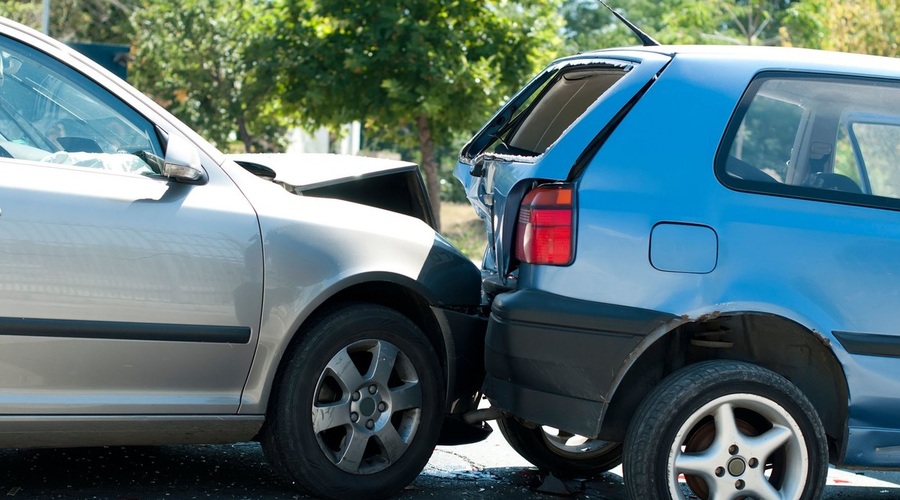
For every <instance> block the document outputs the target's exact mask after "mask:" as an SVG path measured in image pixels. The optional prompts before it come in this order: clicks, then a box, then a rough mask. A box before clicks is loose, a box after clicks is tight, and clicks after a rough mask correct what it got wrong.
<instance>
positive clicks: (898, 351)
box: [832, 331, 900, 358]
mask: <svg viewBox="0 0 900 500" xmlns="http://www.w3.org/2000/svg"><path fill="white" fill-rule="evenodd" d="M832 333H833V334H834V336H835V337H836V338H837V339H838V340H839V341H840V342H841V345H843V346H844V349H846V350H847V352H849V353H850V354H863V355H866V356H883V357H888V358H900V337H897V336H894V335H878V334H874V333H856V332H839V331H835V332H832Z"/></svg>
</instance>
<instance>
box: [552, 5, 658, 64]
mask: <svg viewBox="0 0 900 500" xmlns="http://www.w3.org/2000/svg"><path fill="white" fill-rule="evenodd" d="M607 5H609V6H610V7H613V8H614V9H615V10H616V11H617V12H619V13H620V14H622V15H624V16H625V17H626V18H627V19H628V20H629V21H631V22H632V23H634V24H635V25H637V26H638V27H639V28H640V29H641V30H643V31H644V32H646V33H647V34H648V35H650V36H651V37H654V38H656V37H657V34H658V33H659V32H660V31H661V30H662V28H663V26H662V18H663V14H664V13H665V11H666V8H667V2H665V1H661V2H660V1H655V0H619V1H615V0H610V1H608V2H607ZM562 14H563V18H564V19H565V22H566V28H565V31H564V34H565V36H566V39H567V41H568V47H569V51H570V52H584V51H588V50H595V49H603V48H608V47H623V46H630V45H635V44H639V43H640V41H639V40H638V39H637V37H636V36H635V35H634V34H633V33H632V32H631V30H629V29H628V28H627V27H626V26H625V25H624V24H623V23H622V22H621V21H619V20H618V19H616V18H615V16H613V15H612V13H611V12H610V11H609V9H607V8H606V7H603V6H602V5H600V2H598V1H597V0H567V1H566V2H565V4H564V5H563V7H562Z"/></svg>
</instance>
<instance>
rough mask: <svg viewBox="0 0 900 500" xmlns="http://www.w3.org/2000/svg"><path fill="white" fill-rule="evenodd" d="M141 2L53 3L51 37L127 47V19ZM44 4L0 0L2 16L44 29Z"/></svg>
mask: <svg viewBox="0 0 900 500" xmlns="http://www.w3.org/2000/svg"><path fill="white" fill-rule="evenodd" d="M137 2H138V0H52V1H51V2H50V26H49V31H50V35H51V36H53V37H54V38H58V39H60V40H63V41H78V42H94V43H119V44H128V43H129V42H130V41H131V37H132V35H133V32H132V30H131V23H129V22H128V17H129V16H130V15H131V12H132V11H133V10H134V8H135V5H137ZM43 10H44V9H43V0H0V13H2V15H3V16H5V17H8V18H10V19H12V20H14V21H18V22H20V23H22V24H24V25H26V26H30V27H32V28H34V29H36V30H40V29H41V24H42V15H43Z"/></svg>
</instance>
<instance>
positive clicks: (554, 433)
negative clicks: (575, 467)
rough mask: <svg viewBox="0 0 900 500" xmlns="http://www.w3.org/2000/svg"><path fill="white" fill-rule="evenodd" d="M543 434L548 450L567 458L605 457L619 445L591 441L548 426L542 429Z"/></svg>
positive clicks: (595, 440)
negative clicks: (604, 455) (611, 449)
mask: <svg viewBox="0 0 900 500" xmlns="http://www.w3.org/2000/svg"><path fill="white" fill-rule="evenodd" d="M541 433H542V434H543V436H544V441H546V442H547V444H548V447H547V448H548V449H549V450H551V451H552V452H554V453H556V454H557V455H560V456H562V457H565V458H572V459H580V460H584V459H589V458H593V457H595V456H600V455H603V454H605V453H607V452H608V451H609V449H610V448H614V447H616V446H617V445H618V443H612V442H609V441H602V440H600V439H591V438H588V437H585V436H579V435H578V434H572V433H571V432H565V431H561V430H559V429H556V428H553V427H547V426H543V427H541Z"/></svg>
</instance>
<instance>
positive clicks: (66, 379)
mask: <svg viewBox="0 0 900 500" xmlns="http://www.w3.org/2000/svg"><path fill="white" fill-rule="evenodd" d="M0 56H2V66H0V68H2V79H0V156H2V158H0V210H2V215H0V274H2V279H0V446H2V447H62V446H95V445H157V444H167V443H228V442H238V441H248V440H253V439H258V440H260V441H261V442H262V445H263V448H264V450H265V452H266V454H267V456H268V457H269V459H270V461H271V462H272V464H273V465H274V466H275V468H277V469H278V470H279V471H280V472H281V473H283V475H284V476H285V477H286V478H287V479H288V480H289V481H291V482H293V483H295V484H296V485H297V486H298V487H299V488H300V489H302V490H304V491H306V492H308V493H311V494H313V495H315V496H318V497H335V498H337V497H344V498H346V497H350V496H353V497H357V498H361V497H383V496H387V495H390V494H393V493H395V492H397V491H399V490H400V489H401V488H403V487H404V486H405V485H406V484H408V483H409V482H410V481H411V480H412V479H413V478H414V477H415V476H416V475H417V474H418V473H419V472H420V471H421V469H422V468H423V467H424V465H425V463H426V462H427V460H428V458H429V456H430V455H431V452H432V450H433V448H434V446H435V444H436V443H438V442H443V443H462V442H471V441H475V440H478V439H481V438H483V437H484V436H485V435H486V432H487V430H486V428H485V427H484V426H481V425H479V426H471V425H466V424H464V423H463V422H462V420H461V419H459V418H456V416H457V415H460V414H462V413H464V412H466V411H467V410H470V409H473V407H474V406H475V405H476V404H477V402H478V399H479V394H478V390H479V388H480V385H481V381H482V374H483V369H482V363H481V353H482V343H483V332H484V321H483V320H482V319H481V318H480V317H479V312H480V303H481V287H480V277H479V272H478V270H477V268H476V267H475V266H474V265H473V264H472V263H471V262H470V261H469V260H468V259H466V258H465V257H464V256H463V255H462V254H460V253H459V252H458V251H457V250H456V249H455V248H454V247H452V246H451V245H450V244H449V243H447V241H445V240H444V239H443V238H442V237H441V236H440V235H439V234H438V233H436V232H435V230H434V229H433V228H432V227H430V226H429V224H427V222H428V221H429V220H430V212H428V211H427V209H423V207H427V204H423V203H424V202H427V199H426V198H424V192H423V191H421V179H420V178H419V177H418V174H417V173H415V167H414V166H411V165H410V164H403V163H385V162H378V161H377V160H371V161H369V162H365V163H364V164H363V165H362V166H361V167H359V168H361V169H362V171H363V175H359V176H356V175H354V176H350V177H346V178H344V177H342V175H344V174H343V173H342V172H346V171H347V168H349V167H348V165H349V164H350V163H352V162H353V160H348V159H338V158H337V157H312V158H307V159H305V160H294V163H296V165H294V166H292V167H291V165H289V163H291V162H289V161H287V160H285V159H284V158H280V159H278V157H263V158H262V160H263V161H262V164H258V163H255V162H254V161H250V160H248V159H246V158H244V159H243V161H244V163H245V167H246V168H242V167H241V166H239V165H238V164H237V163H235V162H234V161H232V160H230V159H228V158H226V157H225V156H224V155H223V154H222V153H220V152H219V151H217V150H216V149H215V148H213V147H212V146H210V145H209V144H208V143H206V142H205V141H204V140H203V139H201V138H200V137H198V136H197V135H196V134H195V133H194V132H192V131H191V130H190V129H188V128H187V127H185V126H184V125H183V124H181V123H180V122H178V120H176V119H175V118H173V117H172V116H171V115H169V114H168V113H167V112H166V111H164V110H163V109H162V108H160V107H159V106H157V105H155V104H154V103H153V102H152V101H150V100H149V99H148V98H146V97H145V96H143V95H142V94H140V93H139V92H137V91H136V90H135V89H133V88H131V87H130V86H128V85H127V84H125V83H124V82H122V81H120V80H118V79H116V78H114V77H113V76H111V75H110V74H109V73H107V72H105V71H103V70H102V69H100V68H99V67H97V66H96V65H94V64H92V63H91V62H90V61H88V60H87V59H85V58H84V57H83V56H81V55H79V54H77V53H76V52H74V51H73V50H71V49H70V48H68V47H66V46H64V45H62V44H60V43H57V42H55V41H53V40H50V39H49V38H47V37H44V36H42V35H40V34H38V33H36V32H34V31H33V30H30V29H27V28H24V27H22V26H19V25H17V24H15V23H13V22H10V21H8V20H5V19H0ZM273 158H274V159H275V160H273ZM251 160H252V159H251ZM276 160H277V161H276ZM273 161H274V162H275V163H277V164H278V165H277V168H288V167H291V168H294V167H295V168H296V169H300V170H307V171H311V170H315V171H318V172H320V174H319V175H318V176H317V177H316V179H315V181H313V180H308V181H306V184H304V182H294V183H287V182H280V181H278V178H279V175H278V173H277V171H273V170H272V169H271V168H270V167H267V166H266V163H272V162H273ZM332 163H340V164H341V165H342V167H341V168H337V167H336V170H335V174H334V175H333V176H331V177H329V174H328V173H327V169H328V168H329V166H330V165H331V164H332ZM247 169H250V170H253V172H254V173H256V174H259V175H254V174H253V173H251V172H249V171H248V170H247ZM323 172H324V173H323ZM288 174H289V173H288ZM260 177H264V178H267V179H261V178H260ZM287 177H291V175H287ZM273 178H274V180H275V182H271V180H272V179H273ZM359 179H362V180H359ZM373 179H381V180H384V179H394V180H396V181H397V182H398V183H400V184H392V185H395V187H396V186H399V187H396V190H397V193H400V195H402V196H405V197H406V200H407V201H406V202H405V206H406V207H407V208H408V210H406V213H397V212H398V211H400V212H404V210H397V211H390V210H385V209H384V208H385V207H384V206H382V208H373V207H371V206H365V205H363V204H361V203H359V201H362V202H366V200H365V199H363V200H353V201H347V200H346V199H336V198H335V196H337V197H341V194H342V193H343V194H346V195H347V196H345V198H347V199H352V198H353V197H354V196H356V195H353V196H351V194H352V193H353V192H356V191H359V189H355V190H354V189H350V188H346V189H338V188H336V187H335V186H340V185H343V186H345V187H346V186H351V185H354V186H358V185H359V184H358V183H359V182H370V181H371V182H374V181H373ZM329 180H330V181H331V182H326V181H329ZM417 182H418V184H417ZM404 183H405V184H404ZM326 185H328V186H331V189H332V192H331V194H330V195H329V194H327V193H325V194H326V195H324V196H323V193H324V192H323V191H322V190H323V186H326ZM372 185H378V183H377V182H374V184H372ZM307 187H308V188H309V190H308V191H309V192H308V193H307V192H305V188H307ZM298 194H299V195H302V196H298ZM307 194H311V195H312V196H308V195H307ZM317 194H318V196H317ZM357 194H358V193H357ZM370 194H372V193H370ZM364 198H365V197H364ZM368 198H371V199H370V200H369V201H370V202H371V203H369V204H370V205H376V206H378V205H379V203H380V204H381V205H385V204H386V205H390V203H391V200H395V201H396V199H395V198H394V197H392V196H386V195H384V194H383V193H382V194H380V195H378V196H375V195H374V194H373V195H372V196H369V197H368ZM399 205H401V206H404V203H399ZM388 208H389V207H388ZM410 215H413V216H410Z"/></svg>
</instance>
